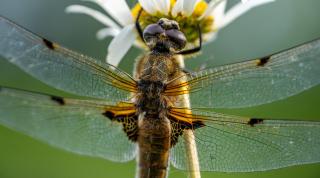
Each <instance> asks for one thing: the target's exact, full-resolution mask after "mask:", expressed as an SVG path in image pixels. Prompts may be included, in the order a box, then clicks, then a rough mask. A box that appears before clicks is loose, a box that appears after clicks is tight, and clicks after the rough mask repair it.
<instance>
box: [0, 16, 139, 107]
mask: <svg viewBox="0 0 320 178" xmlns="http://www.w3.org/2000/svg"><path fill="white" fill-rule="evenodd" d="M0 39H1V40H0V56H2V57H3V58H4V59H6V60H8V61H9V62H11V63H13V64H14V65H16V66H18V67H20V68H21V69H22V70H24V71H26V72H27V73H28V74H30V75H32V76H33V77H35V78H37V79H39V80H40V81H42V82H44V83H46V84H48V85H51V86H53V87H55V88H58V89H61V90H64V91H67V92H70V93H74V94H77V95H82V96H88V97H94V98H106V99H108V101H123V100H126V99H127V98H128V97H129V96H130V91H132V92H134V91H135V85H136V82H135V81H134V80H133V79H132V78H131V77H129V75H128V74H126V73H125V72H122V71H120V70H119V69H117V68H115V67H113V66H111V65H109V64H106V63H102V62H99V61H96V60H94V59H92V58H90V57H86V56H84V55H81V54H78V53H76V52H73V51H71V50H68V49H65V48H63V47H60V46H59V45H57V44H55V43H52V42H50V41H48V40H46V39H43V38H40V37H38V36H36V35H34V34H32V33H30V32H28V31H26V30H24V29H22V28H21V27H18V26H17V25H15V24H13V23H12V22H10V21H8V20H6V19H4V18H2V17H0Z"/></svg>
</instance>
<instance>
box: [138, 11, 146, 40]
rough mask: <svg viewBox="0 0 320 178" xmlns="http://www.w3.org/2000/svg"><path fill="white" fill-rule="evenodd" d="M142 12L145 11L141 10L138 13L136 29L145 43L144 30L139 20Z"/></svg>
mask: <svg viewBox="0 0 320 178" xmlns="http://www.w3.org/2000/svg"><path fill="white" fill-rule="evenodd" d="M142 10H143V9H142V8H141V9H140V11H139V13H138V16H137V18H136V29H137V31H138V33H139V36H140V38H141V40H142V41H144V39H143V31H142V28H141V26H140V22H139V19H140V16H141V13H142Z"/></svg>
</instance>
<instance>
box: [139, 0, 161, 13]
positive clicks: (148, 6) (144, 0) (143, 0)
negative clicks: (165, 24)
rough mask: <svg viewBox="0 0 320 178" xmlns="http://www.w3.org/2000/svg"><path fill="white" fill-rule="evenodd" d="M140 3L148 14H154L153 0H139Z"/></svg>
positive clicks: (155, 8) (155, 9)
mask: <svg viewBox="0 0 320 178" xmlns="http://www.w3.org/2000/svg"><path fill="white" fill-rule="evenodd" d="M139 3H140V5H141V6H142V7H143V9H144V10H145V11H147V12H148V13H149V14H151V15H152V14H155V13H156V12H157V7H156V6H155V5H154V2H153V0H139Z"/></svg>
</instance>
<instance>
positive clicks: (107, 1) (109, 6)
mask: <svg viewBox="0 0 320 178" xmlns="http://www.w3.org/2000/svg"><path fill="white" fill-rule="evenodd" d="M83 1H90V2H94V3H96V4H98V5H99V6H101V7H102V8H103V9H104V10H105V11H106V12H107V13H108V14H109V15H110V16H111V17H112V18H114V19H115V20H116V21H117V22H118V23H119V24H121V25H122V26H126V25H128V24H132V23H133V17H132V15H131V11H130V8H129V6H128V4H127V2H126V1H125V0H83Z"/></svg>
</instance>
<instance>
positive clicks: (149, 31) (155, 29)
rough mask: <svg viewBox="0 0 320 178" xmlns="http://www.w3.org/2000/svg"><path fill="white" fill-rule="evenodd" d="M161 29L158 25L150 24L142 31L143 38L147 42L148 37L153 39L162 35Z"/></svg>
mask: <svg viewBox="0 0 320 178" xmlns="http://www.w3.org/2000/svg"><path fill="white" fill-rule="evenodd" d="M163 32H164V30H163V28H162V27H161V26H160V25H158V24H150V25H148V26H147V27H146V28H145V29H144V31H143V38H144V40H147V39H148V38H150V37H155V36H156V35H158V34H161V33H163Z"/></svg>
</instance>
